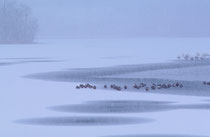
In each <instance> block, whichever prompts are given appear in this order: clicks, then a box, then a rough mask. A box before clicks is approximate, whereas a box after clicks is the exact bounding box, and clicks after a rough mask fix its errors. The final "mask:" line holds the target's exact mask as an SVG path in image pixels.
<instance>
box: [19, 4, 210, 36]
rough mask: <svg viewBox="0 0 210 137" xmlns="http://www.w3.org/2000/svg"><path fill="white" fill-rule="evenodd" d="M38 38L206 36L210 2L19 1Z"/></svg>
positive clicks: (209, 32) (209, 23)
mask: <svg viewBox="0 0 210 137" xmlns="http://www.w3.org/2000/svg"><path fill="white" fill-rule="evenodd" d="M20 1H21V2H23V3H25V4H27V5H28V6H29V7H31V8H32V10H33V14H34V16H36V17H37V18H38V20H39V36H41V37H46V36H47V37H78V38H80V37H81V38H91V37H141V36H143V37H147V36H148V37H162V36H163V37H208V36H210V14H209V13H210V1H209V0H20Z"/></svg>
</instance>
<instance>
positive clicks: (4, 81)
mask: <svg viewBox="0 0 210 137" xmlns="http://www.w3.org/2000/svg"><path fill="white" fill-rule="evenodd" d="M209 51H210V39H208V38H135V39H134V38H133V39H39V40H38V42H37V43H36V44H31V45H30V44H29V45H21V44H20V45H0V74H1V75H0V87H1V91H0V108H1V112H0V114H1V115H0V116H1V117H0V137H208V136H210V117H209V116H210V102H209V101H208V100H210V86H206V85H203V84H202V83H203V81H205V80H206V81H210V61H209V60H205V61H175V59H176V57H177V55H179V54H182V53H189V54H196V53H197V52H200V53H206V52H207V53H208V52H209ZM177 81H178V82H180V83H183V85H184V87H183V88H174V89H170V90H169V89H168V90H167V89H166V90H155V91H149V92H146V91H145V90H143V89H141V90H135V89H133V88H132V85H133V84H134V83H135V82H145V83H147V84H152V83H153V82H155V83H171V82H172V83H173V82H177ZM80 83H90V84H94V85H97V89H96V90H93V89H79V90H78V89H75V86H76V85H78V84H80ZM112 83H113V84H118V85H124V84H127V85H128V89H127V90H122V91H116V90H112V89H110V88H108V89H104V88H103V85H104V84H108V85H110V84H112ZM159 93H160V94H159Z"/></svg>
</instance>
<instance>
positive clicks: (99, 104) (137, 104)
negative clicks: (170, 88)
mask: <svg viewBox="0 0 210 137" xmlns="http://www.w3.org/2000/svg"><path fill="white" fill-rule="evenodd" d="M49 109H50V110H53V111H58V112H76V113H146V112H147V113H148V112H159V111H169V110H176V109H201V110H202V109H203V110H210V104H190V105H176V104H173V103H172V102H158V101H129V100H121V101H117V100H115V101H114V100H112V101H92V102H86V103H84V104H75V105H61V106H53V107H49Z"/></svg>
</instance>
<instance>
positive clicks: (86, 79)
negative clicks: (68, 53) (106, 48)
mask: <svg viewBox="0 0 210 137" xmlns="http://www.w3.org/2000/svg"><path fill="white" fill-rule="evenodd" d="M207 65H210V61H201V62H184V63H183V62H181V63H180V62H173V63H157V64H146V65H127V66H116V67H104V68H83V69H82V68H80V69H79V68H77V69H69V70H67V71H59V72H47V73H38V74H32V75H28V76H25V77H26V78H32V79H40V80H49V81H58V82H80V83H92V84H94V85H97V84H98V86H99V88H100V87H101V88H102V87H103V85H104V84H107V85H111V84H117V85H119V86H123V85H127V86H128V90H127V91H131V90H132V91H136V90H135V89H133V88H132V86H133V84H134V83H141V82H143V83H146V84H149V85H151V84H152V83H157V84H169V83H170V84H172V83H176V82H179V83H182V84H183V85H184V87H183V88H170V89H167V90H164V91H166V92H159V93H164V94H177V95H195V96H198V95H199V96H210V92H209V91H210V86H204V85H203V84H202V83H203V81H184V80H170V79H158V78H116V77H108V76H112V75H118V74H126V73H133V72H142V71H149V70H160V69H174V68H187V67H195V66H207ZM129 87H130V88H129ZM168 91H170V92H168ZM154 93H155V92H154ZM156 93H158V91H157V92H156Z"/></svg>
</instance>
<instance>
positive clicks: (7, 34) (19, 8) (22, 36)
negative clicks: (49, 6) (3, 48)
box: [0, 0, 38, 44]
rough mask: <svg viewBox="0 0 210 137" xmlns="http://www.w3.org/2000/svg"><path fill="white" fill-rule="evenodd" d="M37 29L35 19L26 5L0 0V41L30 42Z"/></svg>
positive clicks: (7, 42) (9, 0)
mask: <svg viewBox="0 0 210 137" xmlns="http://www.w3.org/2000/svg"><path fill="white" fill-rule="evenodd" d="M37 30H38V23H37V20H36V18H34V17H33V16H32V12H31V9H30V8H29V7H28V6H26V5H24V4H22V3H17V2H15V1H12V0H0V43H6V44H9V43H32V42H33V40H34V38H35V36H36V34H37Z"/></svg>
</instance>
